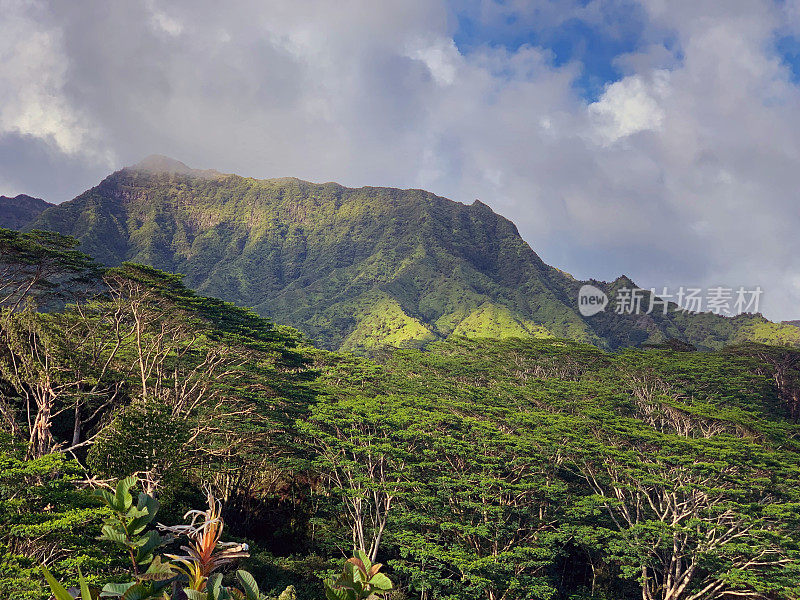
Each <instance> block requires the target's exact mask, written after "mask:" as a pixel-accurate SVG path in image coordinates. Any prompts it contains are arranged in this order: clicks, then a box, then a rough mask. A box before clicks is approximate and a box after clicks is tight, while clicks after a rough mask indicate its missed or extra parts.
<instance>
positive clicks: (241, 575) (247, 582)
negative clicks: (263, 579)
mask: <svg viewBox="0 0 800 600" xmlns="http://www.w3.org/2000/svg"><path fill="white" fill-rule="evenodd" d="M236 578H237V579H238V580H239V584H240V585H241V586H242V591H243V592H244V594H245V596H246V597H247V600H261V593H260V592H259V590H258V584H257V583H256V580H255V578H254V577H253V576H252V575H251V574H250V573H248V572H247V571H236Z"/></svg>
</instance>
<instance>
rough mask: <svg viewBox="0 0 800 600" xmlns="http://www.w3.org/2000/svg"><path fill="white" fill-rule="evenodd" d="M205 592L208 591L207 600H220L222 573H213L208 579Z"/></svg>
mask: <svg viewBox="0 0 800 600" xmlns="http://www.w3.org/2000/svg"><path fill="white" fill-rule="evenodd" d="M206 590H207V591H208V600H222V594H223V590H222V573H215V574H214V575H212V576H211V577H209V578H208V583H207V584H206Z"/></svg>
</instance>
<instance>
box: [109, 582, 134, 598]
mask: <svg viewBox="0 0 800 600" xmlns="http://www.w3.org/2000/svg"><path fill="white" fill-rule="evenodd" d="M134 585H136V583H135V582H131V583H107V584H105V585H104V586H103V589H102V590H101V591H100V597H101V598H117V597H119V596H122V595H123V594H124V593H125V592H127V591H128V588H130V587H133V586H134Z"/></svg>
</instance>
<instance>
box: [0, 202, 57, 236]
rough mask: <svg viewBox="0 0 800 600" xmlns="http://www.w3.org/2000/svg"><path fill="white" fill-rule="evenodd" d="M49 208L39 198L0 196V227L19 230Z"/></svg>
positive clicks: (46, 203)
mask: <svg viewBox="0 0 800 600" xmlns="http://www.w3.org/2000/svg"><path fill="white" fill-rule="evenodd" d="M51 206H53V205H52V204H50V203H49V202H45V201H44V200H42V199H41V198H33V197H32V196H26V195H25V194H19V195H18V196H14V197H13V198H10V197H8V196H0V227H5V228H6V229H21V228H23V227H25V226H26V225H27V224H28V223H30V222H31V221H33V220H34V219H35V218H36V217H38V216H39V215H40V214H42V213H43V212H44V211H45V209H47V208H49V207H51Z"/></svg>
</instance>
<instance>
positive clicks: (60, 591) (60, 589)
mask: <svg viewBox="0 0 800 600" xmlns="http://www.w3.org/2000/svg"><path fill="white" fill-rule="evenodd" d="M41 569H42V573H43V574H44V578H45V579H46V580H47V584H48V585H49V586H50V590H51V591H52V592H53V595H54V596H55V597H56V600H75V598H73V597H72V594H70V593H69V592H68V591H67V590H66V589H64V586H63V585H61V584H60V583H58V581H56V578H55V577H53V574H52V573H50V571H48V570H47V569H46V568H45V567H44V566H42V567H41Z"/></svg>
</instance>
